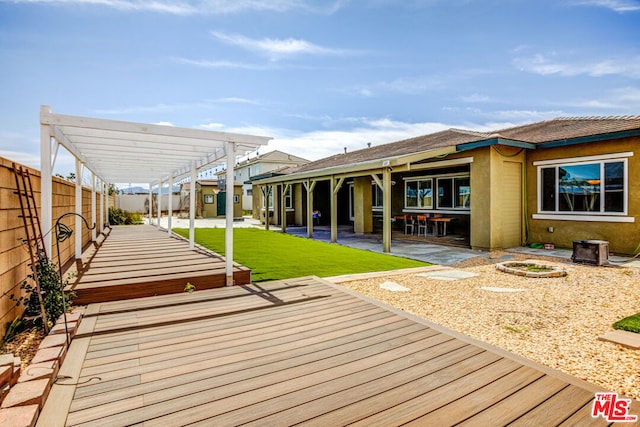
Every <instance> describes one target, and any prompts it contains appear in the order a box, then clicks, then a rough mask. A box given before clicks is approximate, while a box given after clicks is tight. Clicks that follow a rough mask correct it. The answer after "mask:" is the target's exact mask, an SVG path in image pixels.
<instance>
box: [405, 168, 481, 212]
mask: <svg viewBox="0 0 640 427" xmlns="http://www.w3.org/2000/svg"><path fill="white" fill-rule="evenodd" d="M404 194H405V197H404V207H405V209H461V210H463V209H464V210H467V209H471V200H470V196H471V186H470V181H469V176H468V175H464V176H446V175H443V176H433V177H420V178H408V179H406V180H405V193H404Z"/></svg>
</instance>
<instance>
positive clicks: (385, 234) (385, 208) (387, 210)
mask: <svg viewBox="0 0 640 427" xmlns="http://www.w3.org/2000/svg"><path fill="white" fill-rule="evenodd" d="M382 251H383V252H391V168H384V169H383V170H382Z"/></svg>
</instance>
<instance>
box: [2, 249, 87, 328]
mask: <svg viewBox="0 0 640 427" xmlns="http://www.w3.org/2000/svg"><path fill="white" fill-rule="evenodd" d="M36 272H37V277H38V284H39V285H40V296H41V297H42V303H43V305H44V311H45V314H46V316H47V321H48V325H46V326H47V328H48V327H49V326H51V325H52V324H53V323H54V322H55V321H56V320H57V319H58V317H60V315H61V314H62V313H63V312H65V311H66V310H68V309H69V300H70V299H73V298H74V297H75V294H73V293H68V294H67V296H66V298H63V292H64V291H63V289H64V286H65V285H66V284H67V283H66V282H64V283H62V284H61V283H60V276H58V272H57V271H56V269H55V266H54V264H53V262H51V260H50V259H49V258H47V257H46V256H45V255H44V254H41V255H40V256H38V261H37V265H36ZM28 277H29V278H30V279H31V280H30V281H27V280H25V281H24V282H23V283H22V285H20V289H22V290H24V291H25V294H26V295H23V296H19V297H16V296H15V295H14V294H11V295H9V298H10V299H12V300H13V301H15V302H16V306H20V305H21V304H22V305H24V307H25V310H24V316H25V317H27V318H29V317H33V318H35V320H34V324H35V325H36V326H37V327H39V328H45V325H44V323H43V319H42V318H41V317H40V313H41V309H40V298H39V295H38V288H37V286H35V285H34V284H32V283H33V282H34V280H35V277H36V275H34V274H33V273H32V274H30V275H29V276H28ZM30 282H31V283H30ZM63 301H64V304H63ZM47 328H45V329H47Z"/></svg>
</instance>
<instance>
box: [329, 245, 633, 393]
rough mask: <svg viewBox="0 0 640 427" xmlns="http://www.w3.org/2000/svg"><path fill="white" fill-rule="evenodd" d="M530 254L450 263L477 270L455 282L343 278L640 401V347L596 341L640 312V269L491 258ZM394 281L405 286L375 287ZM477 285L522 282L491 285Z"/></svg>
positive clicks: (372, 294)
mask: <svg viewBox="0 0 640 427" xmlns="http://www.w3.org/2000/svg"><path fill="white" fill-rule="evenodd" d="M507 257H509V258H510V259H509V260H513V261H517V260H526V259H531V258H532V257H531V256H525V255H518V254H515V255H514V254H508V255H507V254H505V253H500V252H496V253H492V254H491V256H490V257H489V258H480V257H478V258H472V259H470V260H467V261H465V262H464V263H460V264H458V265H455V266H453V267H454V268H456V269H459V270H463V271H466V272H472V273H479V276H476V277H472V278H467V279H463V280H457V281H444V280H435V279H429V278H424V277H419V276H416V275H415V274H395V275H390V276H380V277H376V278H368V279H363V280H354V281H349V282H341V283H340V285H341V286H344V287H346V288H349V289H352V290H354V291H356V292H359V293H361V294H363V295H366V296H368V297H370V298H373V299H375V300H378V301H381V302H384V303H386V304H389V305H391V306H393V307H396V308H399V309H401V310H404V311H406V312H409V313H412V314H414V315H417V316H420V317H422V318H424V319H427V320H429V321H432V322H434V323H437V324H439V325H442V326H446V327H448V328H451V329H454V330H456V331H458V332H461V333H463V334H465V335H468V336H471V337H473V338H475V339H478V340H480V341H483V342H485V343H488V344H492V345H495V346H497V347H500V348H502V349H505V350H508V351H510V352H512V353H515V354H518V355H520V356H523V357H526V358H528V359H530V360H533V361H535V362H538V363H541V364H543V365H546V366H549V367H551V368H555V369H558V370H560V371H563V372H565V373H568V374H571V375H573V376H575V377H578V378H581V379H583V380H586V381H589V382H591V383H594V384H597V385H599V386H601V387H603V388H605V389H608V390H612V391H616V392H618V393H622V394H624V395H626V396H628V397H632V398H634V399H638V400H640V350H631V349H627V348H625V347H622V346H620V345H618V344H613V343H609V342H604V341H599V340H598V337H599V336H601V335H602V334H604V333H606V332H609V331H612V330H613V328H612V327H611V325H612V324H613V323H614V322H616V321H617V320H620V319H622V318H624V317H627V316H630V315H632V314H635V313H638V312H640V270H638V269H634V268H622V267H596V266H586V265H577V264H572V263H567V262H566V261H567V260H560V259H551V258H543V257H536V259H537V260H539V261H540V262H543V263H546V264H552V265H560V266H562V267H564V268H565V269H566V271H567V273H568V274H567V276H566V277H560V278H527V277H520V276H515V275H512V274H507V273H503V272H500V271H498V270H497V269H496V268H495V263H497V262H500V261H502V260H506V259H505V258H507ZM385 281H392V282H395V283H397V284H400V285H402V286H404V287H406V288H409V289H410V290H409V291H407V292H393V291H389V290H386V289H382V288H380V284H382V283H383V282H385ZM480 287H494V288H495V287H501V288H516V289H524V290H525V291H524V292H491V291H487V290H481V289H479V288H480Z"/></svg>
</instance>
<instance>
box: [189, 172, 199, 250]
mask: <svg viewBox="0 0 640 427" xmlns="http://www.w3.org/2000/svg"><path fill="white" fill-rule="evenodd" d="M197 180H198V168H197V167H196V163H195V162H192V164H191V185H190V186H189V249H191V250H194V249H195V247H196V243H195V242H196V232H195V227H196V181H197Z"/></svg>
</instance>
